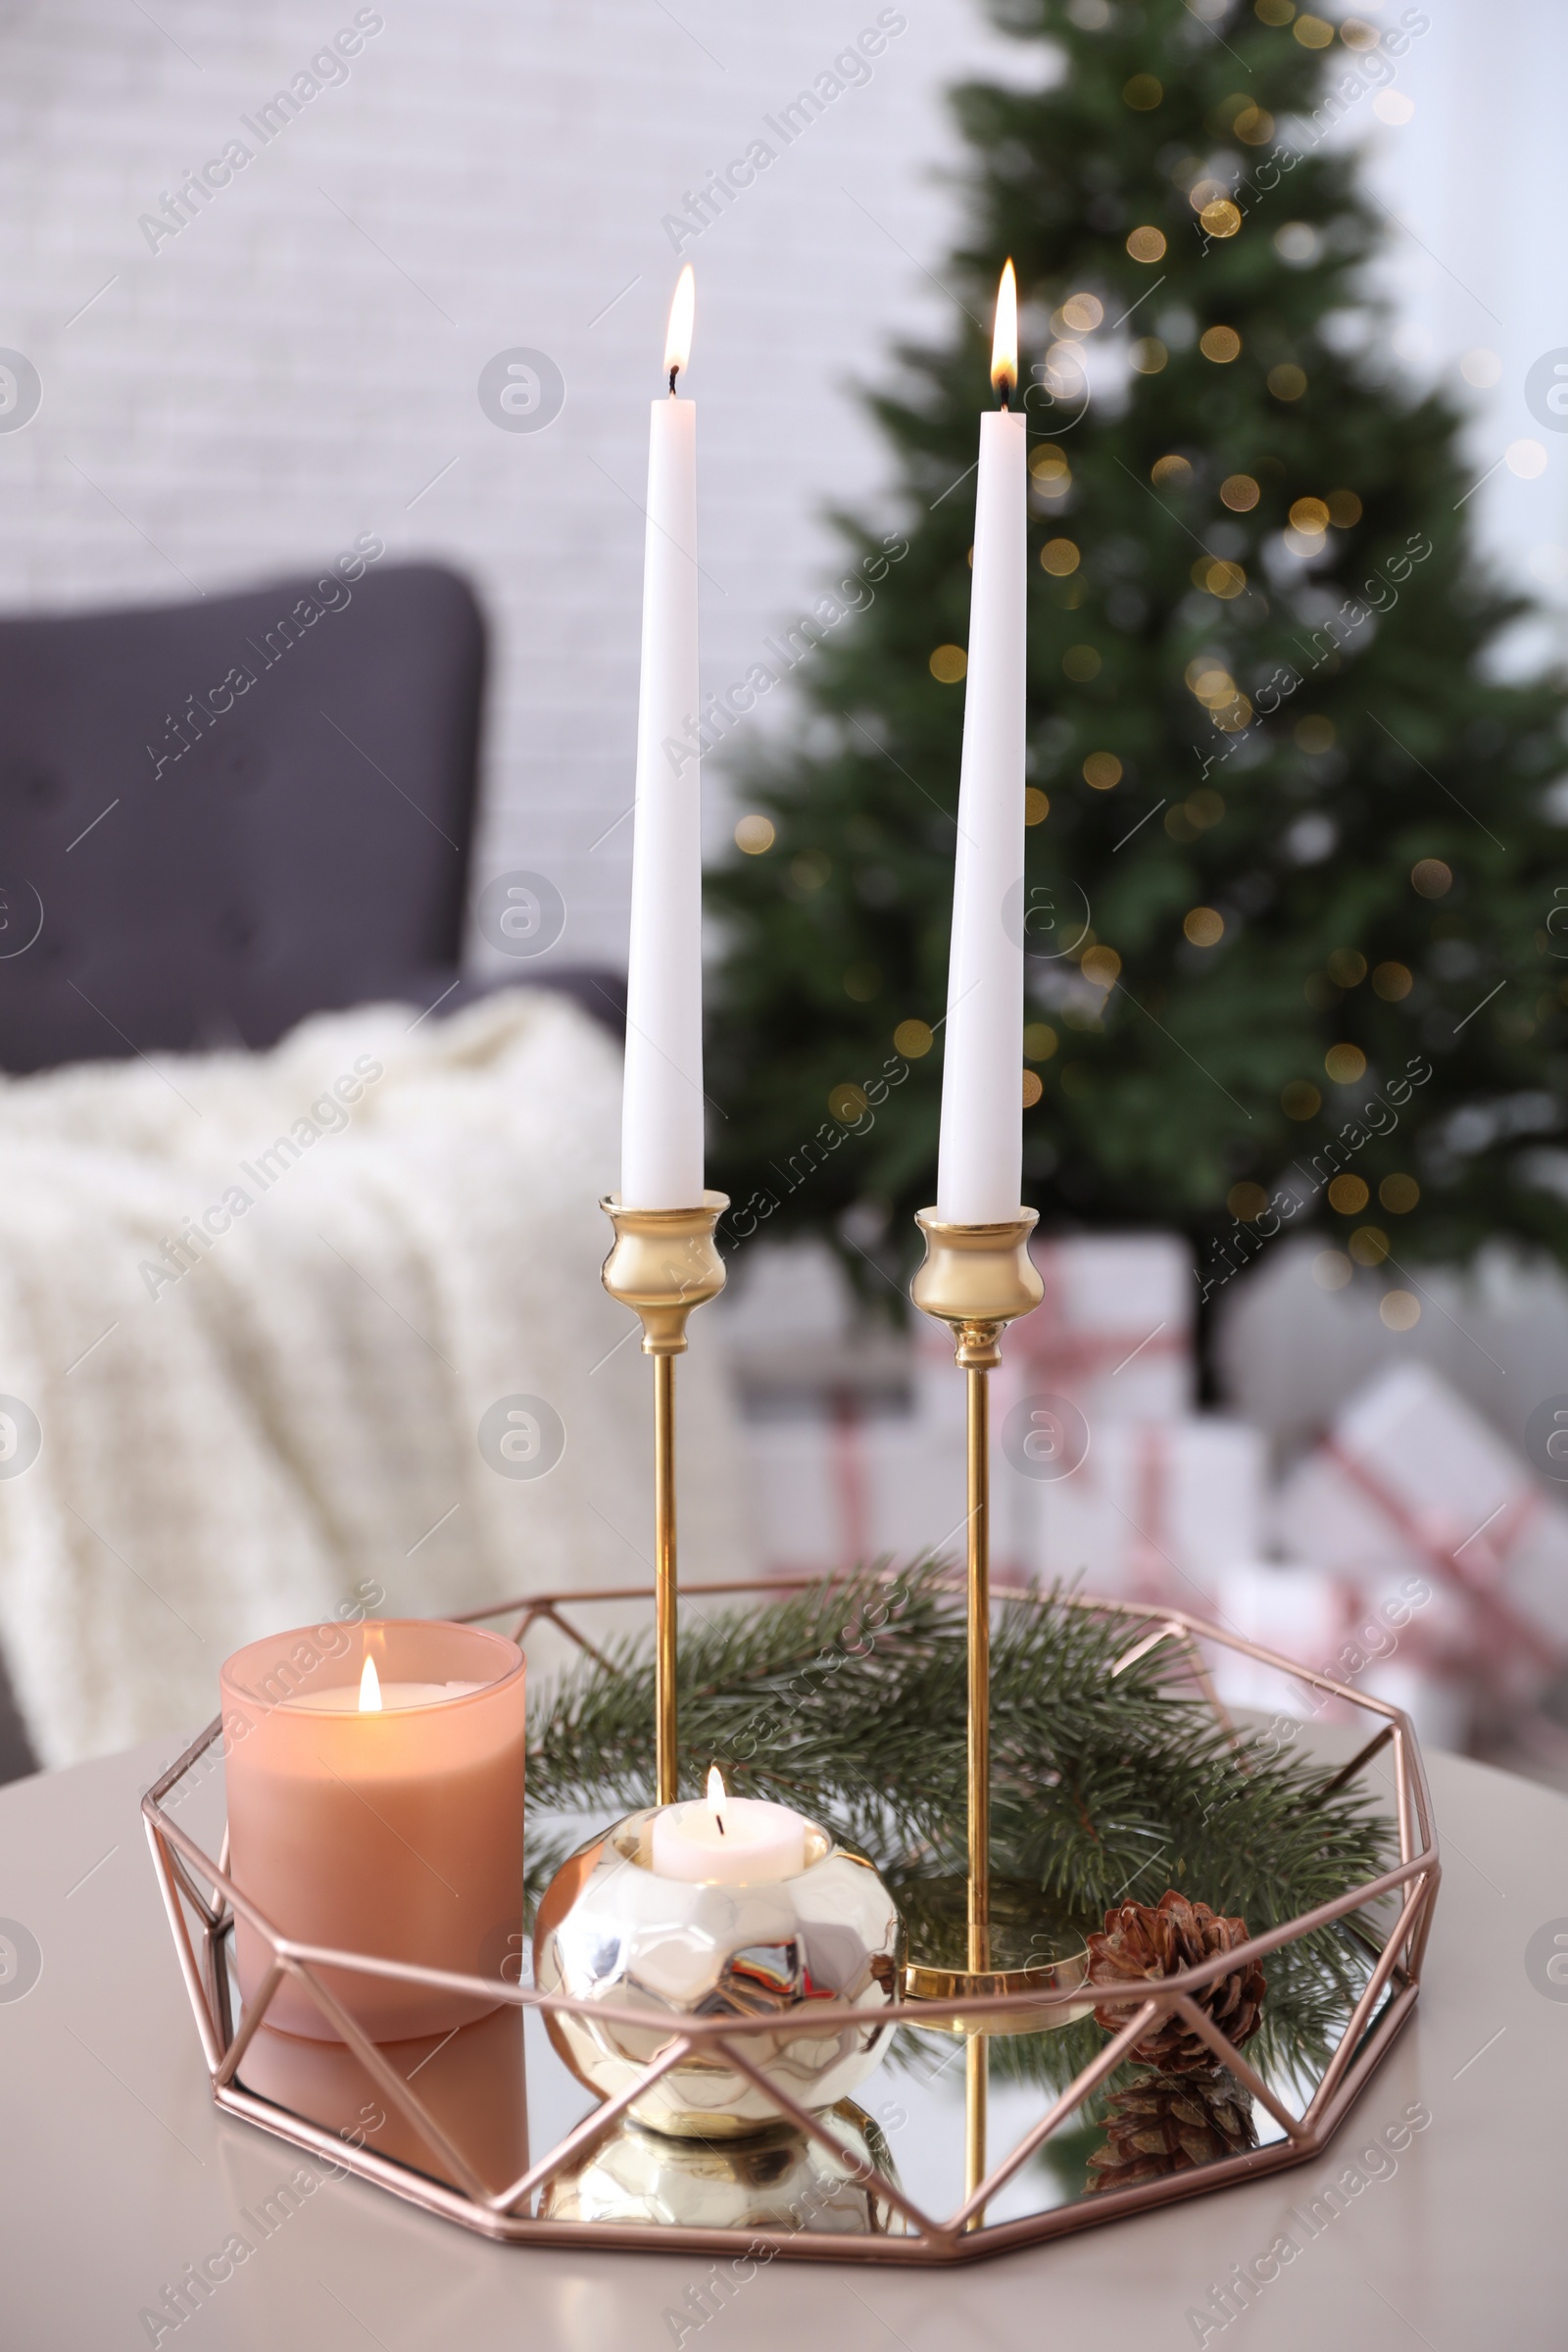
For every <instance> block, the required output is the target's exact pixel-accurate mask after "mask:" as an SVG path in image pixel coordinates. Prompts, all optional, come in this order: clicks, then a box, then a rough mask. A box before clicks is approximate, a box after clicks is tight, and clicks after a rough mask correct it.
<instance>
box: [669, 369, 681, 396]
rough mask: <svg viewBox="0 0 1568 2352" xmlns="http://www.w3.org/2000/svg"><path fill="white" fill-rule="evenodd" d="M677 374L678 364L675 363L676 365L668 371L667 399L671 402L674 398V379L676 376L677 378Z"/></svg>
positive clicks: (678, 370)
mask: <svg viewBox="0 0 1568 2352" xmlns="http://www.w3.org/2000/svg"><path fill="white" fill-rule="evenodd" d="M679 373H680V367H679V364H678V363H677V365H676V366H675V367H673V368H671V369H670V371H669V397H670V399H671V400H673V399H674V397H675V378H676V376H677V375H679Z"/></svg>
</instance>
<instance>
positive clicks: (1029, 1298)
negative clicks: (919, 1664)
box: [906, 1208, 1049, 2229]
mask: <svg viewBox="0 0 1568 2352" xmlns="http://www.w3.org/2000/svg"><path fill="white" fill-rule="evenodd" d="M915 1222H916V1224H917V1225H918V1226H919V1228H920V1230H921V1232H922V1233H923V1234H924V1236H925V1247H926V1254H925V1263H924V1264H923V1265H922V1266H921V1268H920V1270H919V1272H918V1273H917V1274H916V1275H915V1278H914V1281H913V1283H912V1284H911V1285H910V1290H909V1296H910V1298H911V1299H913V1300H914V1303H915V1305H916V1306H917V1307H919V1308H920V1310H921V1312H922V1313H923V1314H927V1315H932V1316H934V1317H935V1318H936V1319H937V1320H938V1321H939V1322H943V1323H946V1324H948V1325H949V1326H950V1328H951V1329H952V1332H953V1335H954V1357H955V1360H956V1363H957V1364H958V1365H959V1367H960V1369H961V1370H962V1372H963V1373H964V1376H965V1380H966V1384H967V1404H968V1446H967V1462H968V1499H969V1514H968V1530H969V1535H968V1544H967V1546H966V1551H967V1569H968V1649H969V1691H968V1700H969V1723H968V1766H969V1770H968V1865H969V1869H968V1885H967V1888H966V1900H965V1913H966V1958H967V1961H968V1968H967V1972H966V1976H965V1982H964V1986H963V1988H964V1989H965V1990H968V1991H976V1992H992V1991H1000V1990H1003V1989H1004V1988H1005V1989H1008V1990H1015V1989H1018V1988H1019V1985H1020V1980H1022V1981H1024V1982H1027V1980H1028V1978H1029V1977H1030V1976H1031V1974H1033V1973H1034V1972H1032V1971H1030V1970H1027V1969H1025V1970H1018V1969H1012V1970H1003V1971H998V1970H997V1969H995V1968H994V1966H993V1957H994V1955H993V1950H992V1935H991V1393H990V1387H989V1381H990V1376H991V1372H992V1370H993V1368H994V1367H995V1366H996V1365H997V1364H999V1363H1000V1362H1001V1361H1002V1334H1003V1332H1004V1330H1005V1328H1006V1326H1007V1324H1009V1323H1011V1322H1013V1321H1015V1320H1016V1318H1017V1317H1018V1316H1019V1315H1026V1314H1028V1313H1029V1312H1030V1310H1031V1308H1033V1307H1036V1306H1038V1305H1039V1303H1040V1300H1041V1298H1042V1296H1043V1295H1044V1285H1043V1284H1042V1282H1041V1279H1040V1276H1039V1274H1038V1272H1037V1271H1036V1269H1035V1266H1034V1264H1033V1262H1032V1260H1031V1258H1030V1256H1029V1236H1030V1234H1031V1233H1032V1232H1033V1230H1034V1225H1035V1212H1034V1210H1033V1209H1032V1208H1029V1209H1024V1210H1023V1211H1022V1212H1021V1214H1020V1215H1018V1216H1017V1217H1013V1218H1009V1219H1007V1220H1006V1221H1005V1223H999V1224H995V1225H956V1224H950V1223H947V1222H944V1221H943V1220H942V1219H940V1218H938V1216H937V1214H936V1212H935V1210H933V1209H922V1210H921V1211H920V1213H919V1215H918V1216H917V1217H916V1219H915ZM1043 1973H1044V1974H1045V1975H1047V1976H1049V1972H1043ZM952 1989H955V1987H954V1985H953V1972H952V1971H951V1970H943V1969H939V1968H933V1967H930V1966H929V1965H922V1964H921V1963H920V1962H918V1961H916V1962H914V1963H913V1964H912V1965H911V1967H910V1968H909V1970H908V1971H907V1975H906V1990H907V1991H908V1992H909V1993H911V1994H912V1995H914V1996H915V1997H916V1998H919V1997H921V1996H922V1995H923V1996H925V1997H929V1998H941V1997H942V1994H943V1992H944V1991H949V1990H952ZM964 2058H965V2064H964V2178H965V2181H966V2184H967V2185H966V2194H968V2195H969V2196H973V2194H974V2192H975V2190H976V2189H977V2188H978V2187H979V2185H980V2183H981V2181H982V2180H984V2178H985V2172H986V2101H987V2092H988V2089H989V2064H988V2056H987V2047H986V2038H985V2034H984V2031H983V2030H982V2031H980V2032H977V2033H974V2034H972V2036H971V2039H970V2042H969V2046H968V2049H967V2051H966V2052H965V2054H964ZM983 2221H984V2215H983V2214H976V2216H975V2217H974V2220H973V2222H972V2223H971V2224H970V2227H971V2228H972V2229H979V2228H980V2227H981V2225H982V2223H983Z"/></svg>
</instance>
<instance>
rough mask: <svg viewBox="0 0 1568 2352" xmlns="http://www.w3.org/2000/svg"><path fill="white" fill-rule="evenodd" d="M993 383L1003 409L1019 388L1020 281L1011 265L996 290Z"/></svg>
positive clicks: (992, 359)
mask: <svg viewBox="0 0 1568 2352" xmlns="http://www.w3.org/2000/svg"><path fill="white" fill-rule="evenodd" d="M991 381H992V385H993V387H994V388H995V391H996V394H997V397H998V399H999V400H1000V401H1001V403H1002V405H1003V407H1004V408H1005V407H1006V405H1007V402H1008V399H1009V398H1010V396H1011V395H1012V393H1014V392H1015V391H1016V390H1017V388H1018V281H1017V279H1016V278H1015V277H1014V275H1013V273H1012V264H1011V262H1010V261H1009V262H1008V263H1007V265H1006V268H1005V270H1003V272H1002V283H1001V284H1000V285H999V286H998V288H997V325H996V333H995V335H994V336H993V338H992V344H991Z"/></svg>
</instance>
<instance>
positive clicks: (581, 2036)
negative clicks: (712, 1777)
mask: <svg viewBox="0 0 1568 2352" xmlns="http://www.w3.org/2000/svg"><path fill="white" fill-rule="evenodd" d="M659 1810H660V1808H658V1807H657V1806H650V1807H648V1808H647V1809H645V1810H644V1811H642V1812H639V1813H633V1814H630V1815H628V1816H627V1818H626V1819H625V1820H624V1821H621V1822H617V1823H616V1824H615V1826H614V1828H613V1829H612V1830H608V1831H606V1833H605V1834H604V1836H603V1837H600V1838H593V1839H591V1840H590V1841H589V1843H588V1844H587V1845H585V1846H584V1847H582V1848H581V1850H580V1851H579V1852H578V1853H576V1854H574V1855H573V1856H572V1858H571V1859H570V1861H568V1862H565V1863H564V1864H563V1865H562V1867H561V1869H560V1870H559V1871H558V1872H557V1873H556V1876H555V1877H554V1879H552V1881H551V1883H550V1886H549V1887H548V1888H547V1889H546V1892H545V1896H544V1899H543V1901H542V1902H541V1903H540V1905H539V1915H538V1919H537V1921H536V1923H535V1927H534V1983H535V1985H537V1986H538V1988H539V1990H540V1991H541V1992H546V1993H561V1994H564V1995H565V1996H566V1998H567V1999H569V2000H571V2001H573V2002H575V2003H580V2004H589V2005H588V2006H584V2007H579V2008H576V2009H574V2010H565V2009H561V2010H554V2011H552V2012H551V2013H550V2014H549V2017H548V2020H547V2024H548V2031H549V2034H550V2038H551V2040H552V2041H553V2042H554V2044H555V2046H556V2049H557V2050H558V2052H559V2053H560V2055H561V2056H562V2058H564V2061H565V2063H566V2065H567V2066H568V2067H569V2068H570V2069H571V2071H572V2073H573V2074H574V2075H575V2076H576V2077H577V2079H578V2081H579V2082H585V2083H586V2084H587V2085H588V2087H589V2088H590V2089H591V2090H594V2091H597V2092H598V2094H599V2096H600V2097H601V2098H602V2099H607V2100H618V2099H621V2098H626V2099H627V2100H628V2101H629V2108H628V2112H629V2113H630V2115H631V2118H632V2120H633V2121H634V2122H635V2123H638V2124H642V2125H645V2126H647V2127H649V2128H651V2129H652V2130H654V2131H661V2132H663V2133H665V2134H666V2135H667V2136H669V2137H671V2138H676V2139H704V2140H720V2139H735V2138H739V2137H741V2136H743V2135H745V2134H748V2133H752V2132H757V2131H763V2130H765V2129H767V2128H768V2127H769V2126H771V2125H773V2124H776V2123H777V2121H778V2116H779V2104H778V2098H777V2095H776V2094H777V2093H778V2092H779V2091H783V2092H784V2093H786V2094H787V2096H788V2097H789V2098H790V2099H791V2100H793V2101H794V2103H795V2104H796V2105H797V2106H799V2107H801V2108H804V2109H805V2110H806V2111H807V2112H808V2113H809V2114H815V2113H819V2112H820V2111H821V2110H822V2109H824V2108H827V2107H832V2106H834V2105H836V2104H837V2102H838V2101H839V2100H840V2099H844V2098H847V2097H848V2095H849V2093H850V2092H851V2091H852V2090H854V2089H855V2088H857V2086H858V2084H859V2083H860V2082H863V2081H864V2079H865V2077H866V2076H867V2075H868V2074H869V2073H870V2072H871V2070H872V2068H873V2067H875V2066H876V2065H878V2064H879V2063H880V2061H881V2058H882V2054H883V2051H884V2049H885V2047H886V2044H887V2041H888V2037H889V2035H890V2034H891V2033H892V2030H893V2029H892V2026H891V2024H890V2022H889V2019H888V2015H887V2012H888V2011H889V2010H890V2009H891V2007H892V2006H893V2004H894V2002H895V2001H896V2000H897V1998H898V1992H899V1976H900V1965H901V1962H902V1960H903V1956H904V1934H903V1928H902V1925H901V1922H900V1919H899V1912H898V1906H897V1905H896V1903H895V1902H894V1900H893V1897H892V1895H891V1894H890V1893H889V1892H888V1890H887V1888H886V1887H884V1886H883V1884H882V1882H881V1880H880V1879H879V1878H878V1877H877V1874H876V1872H875V1871H874V1870H873V1869H872V1867H871V1865H870V1863H869V1862H867V1861H865V1860H863V1859H862V1858H861V1856H859V1855H858V1854H853V1853H851V1852H850V1851H849V1850H848V1849H847V1848H846V1847H844V1846H841V1845H838V1844H836V1843H835V1842H834V1840H833V1839H832V1838H830V1837H829V1836H828V1834H827V1832H826V1831H825V1830H822V1829H819V1828H818V1827H817V1826H816V1824H815V1823H814V1822H812V1823H808V1825H807V1831H806V1866H805V1868H804V1869H803V1870H801V1871H799V1872H797V1873H795V1874H794V1875H793V1876H791V1877H789V1878H783V1879H746V1880H739V1881H733V1882H727V1883H725V1882H715V1881H712V1880H709V1879H697V1880H683V1879H671V1878H666V1877H662V1876H661V1875H660V1874H659V1873H658V1872H657V1871H656V1869H655V1868H654V1853H653V1832H654V1824H655V1822H656V1820H657V1819H658V1816H659ZM601 2009H602V2010H603V2011H604V2012H606V2014H602V2015H601V2014H597V2012H599V2011H600V2010H601ZM829 2009H832V2010H835V2011H839V2012H843V2011H845V2010H850V2011H853V2012H854V2015H853V2016H852V2017H850V2018H848V2019H845V2018H843V2017H841V2018H840V2021H839V2022H837V2023H835V2024H832V2025H824V2024H818V2022H817V2018H818V2014H819V2013H823V2012H825V2011H827V2010H829ZM700 2017H706V2018H716V2017H733V2018H737V2019H738V2018H748V2019H752V2020H762V2019H773V2020H776V2031H774V2032H770V2033H768V2034H754V2035H752V2036H751V2037H750V2038H749V2040H748V2042H747V2044H746V2048H745V2052H744V2055H743V2054H742V2052H741V2050H740V2047H739V2045H735V2046H734V2050H733V2054H732V2055H731V2056H729V2057H722V2056H720V2055H719V2054H718V2053H716V2052H714V2051H711V2050H704V2049H693V2050H691V2051H690V2052H689V2053H688V2055H687V2056H686V2057H685V2058H683V2059H678V2060H677V2061H676V2063H674V2064H673V2065H671V2066H669V2067H668V2068H667V2071H665V2070H661V2069H660V2068H658V2066H657V2065H656V2061H658V2060H659V2059H660V2058H661V2057H662V2055H663V2054H664V2053H665V2052H667V2051H669V2050H670V2049H671V2047H672V2046H674V2045H677V2044H678V2042H679V2039H680V2029H681V2028H682V2027H684V2026H686V2025H688V2024H690V2023H691V2021H692V2020H693V2019H695V2018H700Z"/></svg>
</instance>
